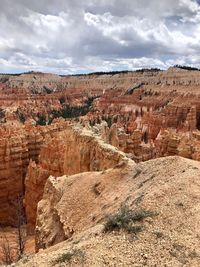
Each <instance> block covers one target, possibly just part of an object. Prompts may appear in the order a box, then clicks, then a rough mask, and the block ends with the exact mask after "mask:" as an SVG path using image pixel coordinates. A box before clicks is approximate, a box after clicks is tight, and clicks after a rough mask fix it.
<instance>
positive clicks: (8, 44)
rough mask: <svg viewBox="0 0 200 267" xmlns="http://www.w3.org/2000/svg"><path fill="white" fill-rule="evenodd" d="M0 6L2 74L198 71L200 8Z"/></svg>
mask: <svg viewBox="0 0 200 267" xmlns="http://www.w3.org/2000/svg"><path fill="white" fill-rule="evenodd" d="M1 1H2V3H1V10H0V24H1V27H0V36H1V37H0V63H1V65H0V71H2V70H4V69H5V68H6V70H7V69H8V70H9V68H10V70H11V71H12V70H13V69H15V70H16V69H17V68H18V69H20V70H21V69H24V70H28V69H38V70H41V71H49V70H50V71H52V72H54V71H55V72H62V73H64V72H70V71H71V72H73V73H74V72H76V71H78V72H79V71H86V72H87V71H97V70H112V69H131V68H132V69H135V68H141V67H148V66H149V67H162V68H166V67H168V66H169V64H177V63H178V64H196V65H197V64H199V63H200V61H199V60H200V58H199V56H198V54H199V49H200V26H199V24H198V22H199V21H200V6H199V4H198V3H197V1H195V0H163V1H160V0H152V1H147V0H140V1H137V0H110V1H109V2H108V1H104V0H102V1H97V0H89V1H78V0H74V1H71V0H57V1H55V2H52V1H47V0H43V1H30V0H1ZM179 62H182V63H179Z"/></svg>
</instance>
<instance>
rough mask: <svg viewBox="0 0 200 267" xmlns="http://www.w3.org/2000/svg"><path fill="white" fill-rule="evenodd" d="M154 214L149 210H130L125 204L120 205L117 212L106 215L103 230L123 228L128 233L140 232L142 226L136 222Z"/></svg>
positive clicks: (109, 230)
mask: <svg viewBox="0 0 200 267" xmlns="http://www.w3.org/2000/svg"><path fill="white" fill-rule="evenodd" d="M152 216H155V213H153V212H152V211H149V210H131V209H130V208H129V207H128V206H127V205H124V204H123V205H122V206H121V208H120V210H119V211H118V213H116V214H114V215H110V216H108V217H107V219H106V222H105V225H104V226H105V232H111V231H113V230H120V229H123V230H125V231H127V232H128V233H134V234H136V233H138V232H141V231H142V229H143V226H142V225H141V224H140V225H138V224H136V222H141V221H143V220H144V219H145V218H147V217H152Z"/></svg>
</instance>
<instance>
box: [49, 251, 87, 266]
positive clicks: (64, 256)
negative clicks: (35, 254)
mask: <svg viewBox="0 0 200 267" xmlns="http://www.w3.org/2000/svg"><path fill="white" fill-rule="evenodd" d="M76 256H79V257H82V258H83V257H84V253H83V252H82V251H81V250H80V249H74V250H72V251H66V252H64V253H63V254H61V255H59V256H58V257H57V258H56V259H55V260H54V261H53V262H52V266H54V265H55V264H59V263H63V262H69V261H70V260H71V259H72V258H73V257H76Z"/></svg>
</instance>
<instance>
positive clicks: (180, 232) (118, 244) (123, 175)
mask: <svg viewBox="0 0 200 267" xmlns="http://www.w3.org/2000/svg"><path fill="white" fill-rule="evenodd" d="M199 177H200V163H199V162H195V161H192V160H188V159H184V158H181V157H167V158H160V159H156V160H150V161H147V162H144V163H139V164H137V165H135V164H134V163H133V162H125V163H124V165H123V164H120V165H119V166H118V167H116V168H114V169H109V170H106V171H104V172H91V173H82V174H77V175H73V176H68V177H67V176H63V177H60V178H59V179H57V181H56V180H55V179H54V178H53V177H51V178H49V180H48V182H47V184H46V187H45V192H44V197H43V200H42V201H41V202H40V203H39V209H38V220H37V231H38V232H37V246H38V247H42V246H43V247H48V246H50V245H51V244H52V243H53V241H52V240H54V243H56V241H55V240H56V239H58V236H59V234H60V237H62V238H67V237H69V236H68V235H67V234H69V229H71V230H73V231H72V232H71V237H70V238H68V240H66V241H63V242H61V243H59V244H57V245H55V246H53V247H50V248H47V249H45V250H40V251H39V253H38V254H36V255H35V256H32V257H29V258H27V259H23V260H22V261H21V262H19V263H18V264H16V266H31V267H33V266H40V267H42V266H99V267H101V266H135V267H136V266H137V267H142V266H152V267H153V266H159V267H162V266H163V267H164V266H167V267H169V266H171V267H179V266H180V267H181V266H187V267H199V266H200V227H199V222H200V178H199ZM52 190H54V194H52ZM50 196H51V197H50ZM58 196H59V197H58ZM125 202H126V204H127V205H128V206H129V207H130V208H131V209H133V210H140V209H145V210H151V211H153V212H155V213H156V214H157V215H156V216H154V217H151V218H146V219H145V220H144V221H141V222H138V225H142V226H143V227H144V228H143V231H142V232H140V233H138V234H137V235H135V234H128V233H126V232H124V231H120V232H117V231H115V232H111V233H105V232H104V231H103V228H104V226H103V225H104V220H105V216H106V214H115V213H116V212H117V210H118V209H119V207H120V205H121V203H125ZM45 218H46V220H45ZM55 221H56V222H57V225H59V227H57V228H55V227H52V225H53V223H55ZM58 221H59V222H60V224H58ZM54 226H55V224H54ZM62 238H61V239H62ZM50 241H51V242H50ZM69 252H70V253H69ZM64 260H65V261H64ZM63 261H64V262H63Z"/></svg>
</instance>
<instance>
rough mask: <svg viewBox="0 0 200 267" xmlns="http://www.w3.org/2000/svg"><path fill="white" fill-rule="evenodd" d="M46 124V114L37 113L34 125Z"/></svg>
mask: <svg viewBox="0 0 200 267" xmlns="http://www.w3.org/2000/svg"><path fill="white" fill-rule="evenodd" d="M46 124H47V122H46V116H45V115H43V114H38V120H37V121H36V125H41V126H44V125H46Z"/></svg>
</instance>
